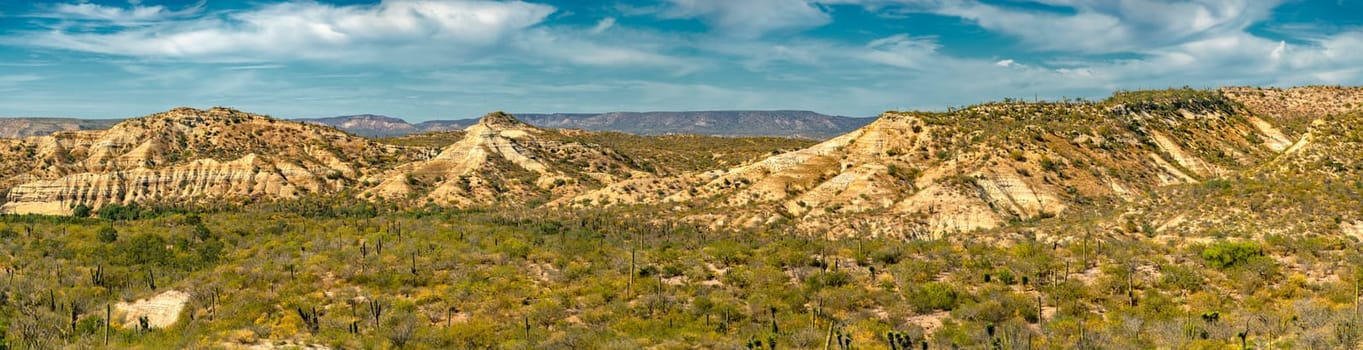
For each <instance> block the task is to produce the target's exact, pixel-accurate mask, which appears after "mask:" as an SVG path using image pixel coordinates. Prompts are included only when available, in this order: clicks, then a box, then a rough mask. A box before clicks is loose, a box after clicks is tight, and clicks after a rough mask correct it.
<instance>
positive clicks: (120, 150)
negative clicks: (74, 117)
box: [0, 108, 411, 214]
mask: <svg viewBox="0 0 1363 350" xmlns="http://www.w3.org/2000/svg"><path fill="white" fill-rule="evenodd" d="M0 142H3V145H0V164H4V167H3V168H0V186H3V188H5V189H6V191H5V197H4V203H3V206H0V210H3V211H4V212H6V213H40V214H63V213H68V212H69V211H70V210H71V208H72V207H73V206H75V205H76V204H85V205H89V206H94V207H99V206H103V205H106V204H110V203H120V204H122V203H131V202H157V201H200V200H212V199H220V198H291V197H297V196H300V195H304V194H309V193H336V192H340V191H342V190H345V189H349V188H352V187H354V186H355V184H356V181H355V179H357V178H360V177H364V176H368V175H370V174H369V173H370V172H373V171H377V170H379V169H385V168H389V167H391V166H393V165H394V164H396V163H399V162H403V161H406V160H409V157H411V155H410V152H404V151H403V150H402V149H400V148H398V147H394V146H387V145H381V144H378V143H375V142H373V141H370V140H367V139H364V138H360V137H356V136H352V135H350V134H347V133H344V132H341V131H338V130H335V129H331V128H326V127H320V126H313V125H308V124H302V123H295V122H287V121H280V120H276V119H273V118H270V117H266V116H261V115H256V114H250V113H245V112H240V111H236V110H232V109H226V108H214V109H209V110H196V109H189V108H180V109H175V110H171V111H168V112H165V113H159V114H154V115H151V116H147V117H142V118H136V119H129V120H125V121H123V122H120V123H118V124H117V125H114V126H113V127H112V128H110V129H108V130H103V131H67V132H59V133H56V134H53V135H50V136H43V137H29V138H23V139H4V140H0Z"/></svg>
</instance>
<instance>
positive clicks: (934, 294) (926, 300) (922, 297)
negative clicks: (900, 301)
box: [908, 282, 960, 312]
mask: <svg viewBox="0 0 1363 350" xmlns="http://www.w3.org/2000/svg"><path fill="white" fill-rule="evenodd" d="M959 297H960V296H959V295H958V294H957V292H956V289H955V288H952V287H951V286H950V285H948V284H946V283H942V282H928V283H924V284H923V285H921V286H919V287H918V288H914V289H912V290H910V291H909V295H908V301H909V306H912V307H913V309H914V311H917V312H932V311H933V310H948V311H949V310H952V309H955V308H956V305H957V303H959V300H958V299H959Z"/></svg>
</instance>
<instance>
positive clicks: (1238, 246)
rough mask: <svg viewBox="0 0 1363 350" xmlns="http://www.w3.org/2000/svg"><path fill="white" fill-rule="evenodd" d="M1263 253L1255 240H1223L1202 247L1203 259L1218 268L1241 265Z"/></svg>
mask: <svg viewBox="0 0 1363 350" xmlns="http://www.w3.org/2000/svg"><path fill="white" fill-rule="evenodd" d="M1261 255H1263V251H1262V250H1260V248H1259V245H1258V244H1256V243H1253V242H1229V241H1221V242H1216V243H1213V244H1212V245H1210V246H1207V247H1206V248H1204V249H1202V259H1203V260H1206V261H1207V264H1208V265H1211V266H1212V267H1215V268H1218V269H1224V268H1228V267H1232V266H1237V265H1241V264H1244V263H1245V262H1246V261H1249V259H1250V258H1252V257H1255V256H1261Z"/></svg>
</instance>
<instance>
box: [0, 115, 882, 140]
mask: <svg viewBox="0 0 1363 350" xmlns="http://www.w3.org/2000/svg"><path fill="white" fill-rule="evenodd" d="M516 116H517V117H518V118H520V119H521V120H522V121H524V122H526V123H528V124H531V125H534V126H539V127H547V128H556V129H582V130H590V131H616V132H623V133H628V134H636V135H676V134H694V135H707V136H774V137H792V138H803V139H811V140H823V139H828V138H831V137H834V136H837V135H842V134H845V133H847V132H850V131H852V130H856V129H857V128H860V127H862V126H865V125H866V124H870V123H871V121H874V120H875V118H852V117H842V116H830V115H824V114H819V113H815V112H810V111H700V112H610V113H551V114H535V113H526V114H516ZM293 120H296V121H300V122H304V123H310V124H316V125H324V126H330V127H333V128H337V129H341V130H344V131H347V132H350V133H352V134H356V135H360V136H367V137H393V136H406V135H413V134H421V133H428V132H439V131H454V130H463V129H464V128H467V127H469V126H472V125H474V124H477V123H478V119H455V120H430V121H424V122H420V123H415V124H413V123H409V122H407V121H406V120H403V119H401V118H394V117H389V116H384V115H374V114H358V115H346V116H337V117H328V118H298V119H293ZM119 121H121V120H118V119H71V118H7V119H0V138H18V137H28V136H44V135H49V134H52V133H54V132H58V131H71V130H103V129H108V128H109V127H111V126H113V125H114V124H115V123H118V122H119Z"/></svg>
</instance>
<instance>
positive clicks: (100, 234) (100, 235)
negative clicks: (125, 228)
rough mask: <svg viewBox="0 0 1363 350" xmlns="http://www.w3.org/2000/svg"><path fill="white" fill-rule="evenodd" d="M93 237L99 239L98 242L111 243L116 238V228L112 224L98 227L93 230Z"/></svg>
mask: <svg viewBox="0 0 1363 350" xmlns="http://www.w3.org/2000/svg"><path fill="white" fill-rule="evenodd" d="M95 238H97V239H99V241H100V242H104V243H113V242H114V241H117V240H118V230H115V229H114V227H113V226H104V227H100V228H99V230H98V231H95Z"/></svg>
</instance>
